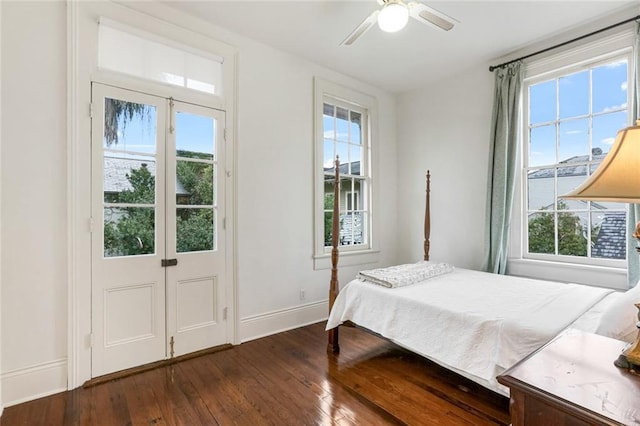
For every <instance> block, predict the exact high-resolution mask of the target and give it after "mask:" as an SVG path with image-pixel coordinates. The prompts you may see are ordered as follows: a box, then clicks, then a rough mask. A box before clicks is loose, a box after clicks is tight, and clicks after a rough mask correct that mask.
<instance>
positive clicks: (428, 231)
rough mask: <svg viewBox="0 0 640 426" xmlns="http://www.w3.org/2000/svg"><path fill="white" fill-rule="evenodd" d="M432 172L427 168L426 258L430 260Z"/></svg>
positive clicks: (425, 207)
mask: <svg viewBox="0 0 640 426" xmlns="http://www.w3.org/2000/svg"><path fill="white" fill-rule="evenodd" d="M430 194H431V173H429V170H427V197H426V203H425V206H424V260H429V244H430V243H429V237H430V236H431V204H430V200H429V198H430V196H431V195H430Z"/></svg>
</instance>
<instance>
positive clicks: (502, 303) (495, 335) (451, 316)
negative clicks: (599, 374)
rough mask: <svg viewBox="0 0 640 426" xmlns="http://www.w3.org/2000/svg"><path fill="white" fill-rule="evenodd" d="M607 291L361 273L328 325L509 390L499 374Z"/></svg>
mask: <svg viewBox="0 0 640 426" xmlns="http://www.w3.org/2000/svg"><path fill="white" fill-rule="evenodd" d="M610 292H611V290H607V289H602V288H598V287H588V286H582V285H576V284H563V283H555V282H549V281H539V280H532V279H527V278H518V277H511V276H504V275H496V274H488V273H485V272H478V271H471V270H467V269H460V268H456V269H455V270H454V271H453V272H451V273H448V274H445V275H441V276H437V277H433V278H430V279H428V280H426V281H424V282H422V283H419V284H414V285H412V286H407V287H400V288H385V287H382V286H380V285H375V284H372V283H368V282H365V281H362V280H359V279H356V280H353V281H351V282H350V283H348V284H347V285H346V286H345V287H344V288H343V289H342V290H341V291H340V293H339V294H338V297H337V299H336V301H335V304H334V306H333V309H332V311H331V313H330V315H329V320H328V322H327V329H331V328H333V327H336V326H338V325H339V324H341V323H342V322H344V321H347V320H350V321H353V322H354V323H356V324H357V325H359V326H361V327H365V328H367V329H369V330H371V331H374V332H376V333H379V334H381V335H382V336H384V337H386V338H388V339H390V340H391V341H393V342H396V343H398V344H399V345H401V346H404V347H406V348H407V349H410V350H412V351H413V352H416V353H418V354H420V355H422V356H425V357H427V358H429V359H431V360H433V361H436V362H437V363H439V364H441V365H443V366H445V367H448V368H451V369H453V370H455V371H458V372H462V373H464V375H465V376H467V377H470V378H472V379H474V380H476V381H477V382H478V383H481V384H483V385H484V386H487V387H490V388H492V389H493V390H496V391H498V392H501V393H503V394H508V392H507V389H506V388H504V387H503V386H502V385H499V384H498V383H497V381H496V380H495V377H496V376H497V375H498V374H500V373H501V372H502V371H504V370H505V369H506V368H508V367H510V366H511V365H512V364H514V363H515V362H517V361H519V360H520V359H522V358H524V357H525V356H526V355H527V354H529V353H530V352H532V351H534V350H535V349H537V348H539V347H540V346H542V345H543V344H544V343H546V342H547V341H549V340H550V339H551V338H553V337H554V336H555V335H557V334H558V333H559V332H560V331H561V330H562V329H564V328H565V327H566V326H568V325H569V324H571V323H572V322H573V321H574V320H575V319H576V318H578V317H579V316H580V315H581V314H582V313H584V312H585V311H587V310H588V309H589V308H590V307H591V306H593V305H594V304H596V303H597V302H598V301H599V300H600V299H602V298H603V297H604V296H606V295H607V294H609V293H610ZM478 379H479V380H478Z"/></svg>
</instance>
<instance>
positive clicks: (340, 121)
mask: <svg viewBox="0 0 640 426" xmlns="http://www.w3.org/2000/svg"><path fill="white" fill-rule="evenodd" d="M367 117H368V114H367V110H366V109H365V108H362V107H360V106H358V105H350V104H345V103H344V102H341V101H339V100H337V99H333V98H331V97H328V96H325V99H324V102H323V105H322V134H323V165H322V167H323V175H324V203H323V204H324V205H323V209H324V225H323V226H324V247H325V248H328V247H330V246H331V239H332V229H331V223H332V218H333V198H334V188H335V159H336V156H338V158H339V159H340V200H341V202H340V235H339V238H338V241H339V245H340V246H352V247H357V248H368V247H369V231H368V229H369V227H368V222H369V215H370V204H369V203H368V197H367V196H366V195H367V192H368V186H369V182H370V178H369V176H370V170H368V162H367V161H365V160H366V158H367V151H368V149H369V141H368V139H367V135H368V132H367V131H366V120H367Z"/></svg>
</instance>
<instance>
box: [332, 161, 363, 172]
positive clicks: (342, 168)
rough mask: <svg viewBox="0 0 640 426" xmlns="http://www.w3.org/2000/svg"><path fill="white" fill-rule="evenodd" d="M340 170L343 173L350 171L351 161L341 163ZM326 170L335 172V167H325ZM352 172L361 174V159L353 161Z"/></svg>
mask: <svg viewBox="0 0 640 426" xmlns="http://www.w3.org/2000/svg"><path fill="white" fill-rule="evenodd" d="M338 170H340V174H341V175H345V174H347V173H348V172H349V163H340V167H339V168H338ZM324 171H325V173H329V172H331V173H333V172H334V171H335V167H325V168H324ZM351 174H352V175H360V161H354V162H352V163H351Z"/></svg>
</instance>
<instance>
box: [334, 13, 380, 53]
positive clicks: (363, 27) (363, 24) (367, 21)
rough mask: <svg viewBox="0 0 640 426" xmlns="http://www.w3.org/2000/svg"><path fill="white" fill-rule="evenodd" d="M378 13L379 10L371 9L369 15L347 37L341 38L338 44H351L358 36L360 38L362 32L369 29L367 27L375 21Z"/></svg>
mask: <svg viewBox="0 0 640 426" xmlns="http://www.w3.org/2000/svg"><path fill="white" fill-rule="evenodd" d="M379 13H380V11H379V10H375V11H373V12H372V13H371V15H369V16H368V17H367V18H366V19H365V20H364V21H362V22H361V23H360V25H358V27H357V28H356V29H355V30H353V31H352V32H351V34H349V35H348V36H347V38H345V39H344V40H342V43H340V46H351V45H352V44H353V43H354V42H355V41H356V40H357V39H358V38H360V36H361V35H362V34H364V33H366V32H367V30H369V28H371V27H372V26H373V24H375V23H376V20H377V19H378V14H379Z"/></svg>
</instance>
